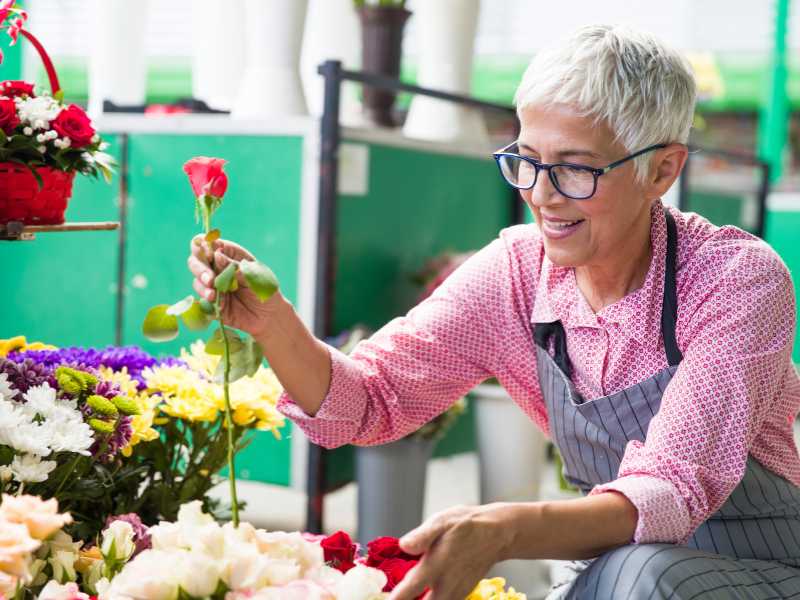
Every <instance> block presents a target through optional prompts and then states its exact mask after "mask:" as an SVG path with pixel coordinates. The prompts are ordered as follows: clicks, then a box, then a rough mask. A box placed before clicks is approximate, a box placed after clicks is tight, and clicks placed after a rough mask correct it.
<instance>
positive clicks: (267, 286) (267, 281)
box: [239, 260, 279, 302]
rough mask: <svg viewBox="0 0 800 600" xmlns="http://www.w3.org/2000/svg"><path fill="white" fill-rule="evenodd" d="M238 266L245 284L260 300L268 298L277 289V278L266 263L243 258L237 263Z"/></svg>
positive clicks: (264, 300) (263, 300)
mask: <svg viewBox="0 0 800 600" xmlns="http://www.w3.org/2000/svg"><path fill="white" fill-rule="evenodd" d="M239 268H240V269H241V271H242V275H244V280H245V281H246V282H247V285H248V286H249V287H250V289H251V290H253V292H255V294H256V296H258V299H259V300H261V301H262V302H266V301H267V300H269V299H270V298H271V297H272V295H273V294H274V293H275V292H277V291H278V287H279V284H278V278H277V277H275V273H273V272H272V269H270V268H269V267H268V266H267V265H265V264H262V263H260V262H258V261H255V260H243V261H242V262H241V263H239Z"/></svg>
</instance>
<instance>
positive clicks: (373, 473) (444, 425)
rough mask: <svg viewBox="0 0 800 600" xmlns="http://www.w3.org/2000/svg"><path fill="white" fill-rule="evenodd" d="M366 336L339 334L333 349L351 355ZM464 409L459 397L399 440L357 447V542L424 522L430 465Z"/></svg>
mask: <svg viewBox="0 0 800 600" xmlns="http://www.w3.org/2000/svg"><path fill="white" fill-rule="evenodd" d="M369 334H370V332H369V331H368V330H367V329H366V328H364V327H360V326H359V327H355V328H353V330H352V331H349V332H344V333H343V334H340V336H338V337H337V338H336V339H335V340H333V344H334V345H335V346H338V347H339V349H340V350H341V351H342V352H344V353H345V354H349V353H350V352H351V351H352V349H353V348H354V347H355V346H356V345H357V344H358V342H360V341H361V340H362V339H365V338H366V337H368V336H369ZM465 407H466V404H465V401H464V399H463V398H462V399H460V400H458V401H457V402H455V403H454V404H453V405H452V406H451V407H450V408H448V409H447V410H446V411H444V412H443V413H441V414H439V415H437V416H436V417H434V418H433V419H431V420H430V421H429V422H427V423H425V424H424V425H423V426H422V427H420V428H419V429H417V430H416V431H414V432H413V433H410V434H408V435H407V436H405V437H404V438H402V439H399V440H397V441H394V442H390V443H388V444H382V445H380V446H362V447H358V448H356V480H357V481H358V539H359V540H360V541H361V543H362V544H365V543H366V542H367V541H368V540H371V539H374V538H376V537H378V536H381V535H389V536H401V535H403V534H404V533H406V532H408V531H410V530H411V529H413V528H414V527H416V526H417V525H419V524H420V523H421V522H422V518H423V510H424V507H425V478H426V474H427V467H428V460H429V459H430V458H431V456H432V455H433V451H434V450H435V448H436V443H437V442H438V441H439V440H440V439H441V438H442V437H444V435H445V433H447V431H448V430H449V429H450V427H451V426H452V425H453V423H454V422H455V420H456V419H457V418H458V416H459V415H460V414H462V413H463V412H464V410H465Z"/></svg>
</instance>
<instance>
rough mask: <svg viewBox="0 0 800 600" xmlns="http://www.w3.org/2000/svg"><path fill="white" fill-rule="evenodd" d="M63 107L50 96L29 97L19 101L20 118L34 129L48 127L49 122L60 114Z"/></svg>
mask: <svg viewBox="0 0 800 600" xmlns="http://www.w3.org/2000/svg"><path fill="white" fill-rule="evenodd" d="M60 112H61V107H60V106H59V104H58V102H56V101H55V100H54V99H53V98H51V97H50V96H36V97H35V98H27V99H25V100H23V101H22V102H20V103H19V118H20V121H22V122H23V123H29V124H30V125H31V127H33V128H34V129H47V128H49V123H50V121H52V120H53V119H55V118H56V117H57V116H58V113H60Z"/></svg>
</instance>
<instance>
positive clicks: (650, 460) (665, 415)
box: [591, 242, 795, 544]
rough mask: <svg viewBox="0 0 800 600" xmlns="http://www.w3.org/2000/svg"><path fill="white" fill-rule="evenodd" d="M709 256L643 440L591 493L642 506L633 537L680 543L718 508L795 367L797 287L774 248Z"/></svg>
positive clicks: (752, 245)
mask: <svg viewBox="0 0 800 600" xmlns="http://www.w3.org/2000/svg"><path fill="white" fill-rule="evenodd" d="M705 262H706V264H707V265H709V266H711V267H712V268H713V270H714V273H712V271H711V268H708V267H706V268H705V270H703V267H700V266H699V265H698V266H697V271H698V276H697V277H696V280H697V281H698V282H699V281H702V280H703V279H705V280H706V281H710V282H711V283H710V284H706V287H705V289H706V290H708V291H707V293H704V294H703V295H702V299H701V300H700V301H698V302H696V303H695V305H694V306H692V305H691V304H690V305H689V306H685V307H683V308H684V310H683V311H682V308H681V306H679V307H678V312H679V329H678V339H679V343H680V345H681V349H682V351H683V354H684V358H683V361H682V362H681V364H680V366H679V367H678V369H677V371H676V372H675V375H674V377H673V378H672V381H671V382H670V384H669V385H668V386H667V389H666V390H665V391H664V395H663V397H662V400H661V408H660V410H659V412H658V413H657V414H656V416H654V417H653V419H652V421H651V422H650V427H649V430H648V432H647V437H646V439H645V442H644V443H642V442H639V441H632V442H630V443H629V444H628V446H627V448H626V450H625V454H624V456H623V460H622V464H621V465H620V469H619V475H618V478H617V479H616V480H614V481H612V482H610V483H608V484H605V485H601V486H597V487H595V488H594V489H593V490H592V492H591V493H592V494H597V493H603V492H608V491H616V492H619V493H622V494H624V495H625V496H626V497H627V498H628V499H629V500H630V501H631V502H632V503H633V504H634V505H635V506H636V508H637V509H638V511H639V515H638V523H637V527H636V532H635V534H634V539H633V541H634V542H636V543H653V542H665V543H678V544H680V543H684V542H685V541H686V540H688V538H690V537H691V535H692V533H693V532H694V531H695V529H697V527H698V526H699V525H700V524H701V523H702V522H703V521H705V520H706V519H708V518H709V517H710V516H711V515H712V514H714V513H715V512H716V511H717V510H718V509H719V508H720V507H721V506H722V504H723V503H724V502H725V500H726V499H727V498H728V496H730V494H731V492H732V491H733V490H734V488H735V487H736V486H737V485H738V484H739V482H740V481H741V480H742V478H743V476H744V472H745V468H746V463H747V458H748V454H749V452H750V448H751V446H752V444H753V440H754V439H755V438H756V437H757V436H758V434H759V430H760V428H761V426H762V424H763V423H764V420H765V418H766V417H767V416H768V415H769V414H770V413H771V412H773V411H774V410H776V409H777V408H778V405H779V403H780V402H781V399H782V392H783V391H784V385H785V381H786V376H787V370H788V369H792V368H793V366H792V363H791V350H792V342H793V337H794V327H795V300H794V292H793V287H792V281H791V277H790V275H789V272H788V270H787V269H786V266H785V265H784V264H783V263H782V261H781V260H780V258H779V257H778V256H777V254H775V252H774V251H772V249H770V248H769V247H768V246H767V245H766V244H764V243H763V242H748V243H746V244H745V246H744V247H743V248H742V249H740V250H739V251H738V252H736V253H735V254H734V255H732V256H731V257H730V259H729V260H727V261H725V263H724V264H722V265H720V264H719V262H718V261H717V262H716V264H715V261H708V260H706V261H705ZM697 285H700V283H697ZM681 313H683V315H682V314H681ZM681 321H683V322H684V323H685V325H684V326H683V327H681V326H680V323H681Z"/></svg>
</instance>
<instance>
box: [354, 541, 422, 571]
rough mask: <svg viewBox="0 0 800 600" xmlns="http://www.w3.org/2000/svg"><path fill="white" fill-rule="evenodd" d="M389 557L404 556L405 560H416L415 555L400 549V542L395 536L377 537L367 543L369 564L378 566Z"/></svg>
mask: <svg viewBox="0 0 800 600" xmlns="http://www.w3.org/2000/svg"><path fill="white" fill-rule="evenodd" d="M389 558H402V559H403V560H416V559H418V558H419V555H417V556H414V555H411V554H408V553H406V552H403V551H402V550H401V549H400V542H399V540H398V539H397V538H395V537H388V536H385V537H379V538H375V539H374V540H372V541H371V542H369V543H368V544H367V566H369V567H376V566H378V565H380V564H381V563H382V562H383V561H385V560H387V559H389Z"/></svg>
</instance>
